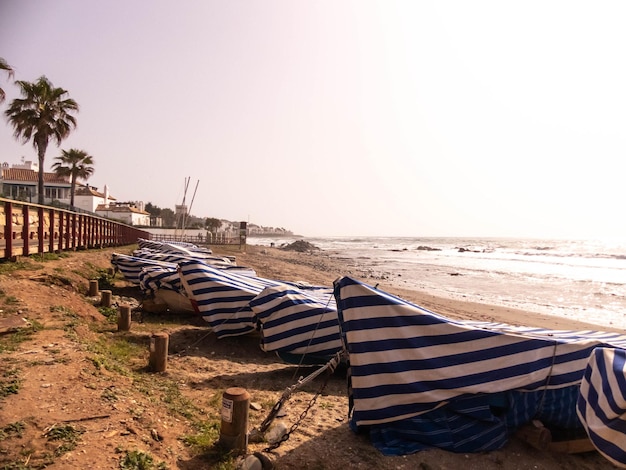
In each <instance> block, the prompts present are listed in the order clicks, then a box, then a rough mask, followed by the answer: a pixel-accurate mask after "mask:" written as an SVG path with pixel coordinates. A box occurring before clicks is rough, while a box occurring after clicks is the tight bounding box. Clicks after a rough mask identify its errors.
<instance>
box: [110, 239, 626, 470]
mask: <svg viewBox="0 0 626 470" xmlns="http://www.w3.org/2000/svg"><path fill="white" fill-rule="evenodd" d="M138 244H139V249H138V250H136V251H135V252H134V253H133V255H132V256H127V255H120V254H115V255H113V257H112V260H111V261H112V264H113V265H114V267H115V268H116V269H118V270H119V271H121V272H122V274H123V275H124V277H125V278H126V279H127V280H128V281H130V282H132V283H135V284H138V285H139V286H140V287H141V289H142V290H143V291H144V293H145V294H146V295H152V296H159V295H164V292H169V293H168V294H166V295H165V296H164V297H165V298H169V299H176V300H175V302H176V305H186V306H187V307H188V308H189V309H190V310H191V309H193V310H194V311H195V312H197V313H198V314H200V315H201V316H202V317H203V318H204V319H205V320H206V321H207V323H208V325H209V326H210V328H211V329H212V330H213V332H214V333H215V335H216V336H217V337H218V338H222V337H225V336H236V335H246V334H250V333H253V332H254V333H257V332H258V333H260V338H261V339H260V345H261V348H262V349H263V350H264V351H267V352H270V351H274V352H276V353H277V354H278V355H279V356H280V357H281V358H283V359H284V360H287V361H290V362H293V361H296V360H297V361H298V363H300V362H306V363H319V364H322V363H324V362H325V361H326V360H328V359H330V358H331V357H332V356H333V355H335V354H336V353H337V352H343V354H344V357H345V359H346V361H347V362H348V364H349V371H350V373H349V379H350V386H349V392H350V403H351V409H350V425H351V428H352V429H353V430H355V431H366V432H368V433H369V436H370V438H371V440H372V442H373V443H374V445H375V446H376V447H377V448H378V449H379V450H380V451H382V452H383V453H385V454H388V455H402V454H407V453H412V452H416V451H419V450H421V449H425V448H428V447H438V448H442V449H446V450H450V451H455V452H480V451H487V450H493V449H497V448H500V447H502V446H503V445H504V444H505V443H506V442H507V440H508V439H509V437H510V436H511V435H512V434H514V433H515V432H516V431H517V430H518V429H520V428H521V427H522V426H524V425H525V424H527V423H530V422H532V421H536V420H539V421H541V422H542V423H543V425H544V426H545V427H547V428H548V429H550V430H551V431H553V433H554V434H555V435H559V434H561V435H563V436H577V435H586V436H588V437H589V439H590V440H591V442H592V443H593V445H594V446H595V448H596V449H597V450H598V451H599V452H600V453H601V454H602V455H604V456H605V457H606V458H607V459H608V460H610V461H611V462H612V463H613V464H615V465H617V466H619V467H623V468H626V373H625V370H626V336H623V335H621V334H618V333H606V332H597V331H562V330H559V331H555V330H546V329H538V328H529V327H516V326H511V325H506V324H501V323H490V322H479V321H460V320H453V319H449V318H445V317H443V316H441V315H438V314H436V313H434V312H431V311H429V310H426V309H424V308H421V307H419V306H417V305H414V304H411V303H409V302H407V301H405V300H403V299H400V298H398V297H396V296H393V295H391V294H389V293H386V292H384V291H382V290H379V289H377V288H374V287H372V286H369V285H367V284H365V283H363V282H361V281H359V280H357V279H353V278H350V277H342V278H340V279H337V280H336V281H335V283H334V285H333V286H332V287H324V286H311V285H308V284H305V283H301V282H292V281H284V280H273V279H265V278H261V277H259V276H257V275H256V273H255V272H254V270H253V269H250V268H244V267H239V266H237V265H236V264H235V262H234V260H233V259H232V258H227V257H220V256H215V255H213V253H211V251H210V250H207V249H203V248H199V247H197V246H194V245H189V244H181V243H158V242H154V241H151V240H141V239H140V240H139V241H138Z"/></svg>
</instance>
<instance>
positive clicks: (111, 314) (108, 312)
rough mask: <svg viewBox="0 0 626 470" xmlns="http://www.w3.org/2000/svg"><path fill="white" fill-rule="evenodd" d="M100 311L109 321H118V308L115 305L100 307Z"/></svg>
mask: <svg viewBox="0 0 626 470" xmlns="http://www.w3.org/2000/svg"><path fill="white" fill-rule="evenodd" d="M98 311H99V312H100V313H101V314H102V315H104V316H105V317H107V322H109V323H117V309H116V308H114V307H98Z"/></svg>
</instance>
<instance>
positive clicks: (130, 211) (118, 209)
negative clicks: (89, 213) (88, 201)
mask: <svg viewBox="0 0 626 470" xmlns="http://www.w3.org/2000/svg"><path fill="white" fill-rule="evenodd" d="M135 204H136V203H128V202H120V203H115V204H109V205H105V204H101V205H99V206H98V207H96V210H95V211H94V212H95V213H96V214H98V215H99V216H100V217H106V218H108V219H115V220H119V221H120V222H123V223H125V224H128V225H142V226H149V225H150V213H148V212H146V211H144V210H141V209H139V208H137V207H136V206H135Z"/></svg>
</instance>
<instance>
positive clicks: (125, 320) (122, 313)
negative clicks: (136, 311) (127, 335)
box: [117, 305, 131, 331]
mask: <svg viewBox="0 0 626 470" xmlns="http://www.w3.org/2000/svg"><path fill="white" fill-rule="evenodd" d="M130 321H131V316H130V305H120V308H119V314H118V316H117V331H128V330H130Z"/></svg>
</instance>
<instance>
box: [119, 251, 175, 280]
mask: <svg viewBox="0 0 626 470" xmlns="http://www.w3.org/2000/svg"><path fill="white" fill-rule="evenodd" d="M111 264H112V265H113V266H115V268H116V269H118V270H119V271H120V272H121V273H122V275H123V276H124V279H126V280H127V281H128V282H130V283H132V284H139V283H140V280H139V275H140V274H141V270H142V269H143V268H144V267H148V266H157V267H161V268H164V269H176V264H174V263H166V262H164V261H156V260H150V259H145V258H137V257H136V256H128V255H122V254H119V253H113V254H112V255H111Z"/></svg>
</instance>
